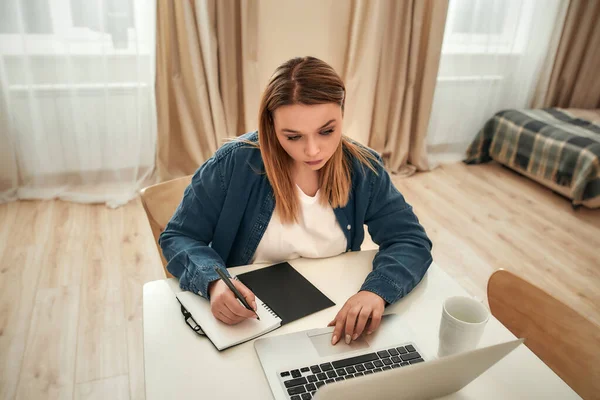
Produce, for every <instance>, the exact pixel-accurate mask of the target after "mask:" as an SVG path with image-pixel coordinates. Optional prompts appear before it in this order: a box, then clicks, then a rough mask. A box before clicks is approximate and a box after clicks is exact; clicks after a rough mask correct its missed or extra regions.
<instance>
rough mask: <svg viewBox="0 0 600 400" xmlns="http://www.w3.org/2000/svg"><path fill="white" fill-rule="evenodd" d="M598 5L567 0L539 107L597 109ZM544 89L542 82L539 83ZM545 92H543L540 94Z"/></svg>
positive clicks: (599, 94) (599, 89) (584, 0)
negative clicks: (566, 7)
mask: <svg viewBox="0 0 600 400" xmlns="http://www.w3.org/2000/svg"><path fill="white" fill-rule="evenodd" d="M598 49H600V1H596V0H571V1H570V3H569V8H568V10H567V15H566V18H565V24H564V27H563V30H562V35H561V38H560V42H559V44H558V49H557V52H556V57H555V60H554V66H553V68H552V73H551V75H550V80H549V83H548V84H547V87H546V88H540V87H538V88H537V91H538V92H540V91H542V92H543V91H545V92H546V94H545V96H544V100H543V101H542V102H541V103H540V102H538V103H536V105H537V106H540V107H563V108H585V109H594V108H600V79H598V70H599V68H600V51H599V50H598ZM540 85H544V86H545V82H540ZM544 89H545V90H544Z"/></svg>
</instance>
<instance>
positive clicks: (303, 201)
mask: <svg viewBox="0 0 600 400" xmlns="http://www.w3.org/2000/svg"><path fill="white" fill-rule="evenodd" d="M296 189H297V191H298V197H299V199H300V213H299V218H298V222H297V223H294V224H287V225H284V224H282V223H281V220H280V219H279V216H278V215H277V213H276V212H274V213H273V216H272V217H271V221H270V222H269V225H268V226H267V230H266V231H265V234H264V235H263V237H262V239H261V241H260V243H259V244H258V248H257V249H256V252H255V253H254V258H253V259H252V262H253V263H275V262H280V261H284V260H292V259H294V258H299V257H305V258H325V257H333V256H337V255H338V254H341V253H343V252H345V251H346V244H347V241H346V236H345V235H344V232H343V231H342V228H341V227H340V225H339V223H338V221H337V219H336V217H335V214H334V213H333V209H332V208H331V206H326V207H324V206H322V205H321V204H319V192H317V194H316V195H315V196H314V197H310V196H307V195H306V194H305V193H304V192H303V191H302V190H301V189H300V188H299V187H298V186H297V185H296Z"/></svg>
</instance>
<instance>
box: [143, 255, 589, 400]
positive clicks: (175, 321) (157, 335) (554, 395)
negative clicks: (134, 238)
mask: <svg viewBox="0 0 600 400" xmlns="http://www.w3.org/2000/svg"><path fill="white" fill-rule="evenodd" d="M374 256H375V251H365V252H354V253H346V254H344V255H341V256H338V257H333V258H328V259H319V260H310V259H298V260H293V261H290V264H292V265H293V266H294V268H296V269H297V270H298V271H299V272H300V273H301V274H302V275H304V276H305V277H306V278H307V279H308V280H310V281H311V282H312V283H313V284H314V285H315V286H317V287H318V288H319V289H320V290H321V291H322V292H323V293H325V294H326V295H327V296H328V297H329V298H330V299H331V300H333V301H334V302H335V303H336V306H335V307H331V308H329V309H326V310H323V311H321V312H319V313H316V314H313V315H310V316H308V317H306V318H302V319H300V320H298V321H295V322H292V323H290V324H287V325H284V326H283V327H281V328H279V329H277V330H275V331H273V332H271V333H269V334H268V335H280V334H284V333H289V332H294V331H300V330H305V329H312V328H321V327H325V326H326V325H327V323H328V322H329V321H331V320H332V319H333V317H334V316H335V314H336V313H337V311H338V310H339V309H340V308H341V307H342V306H343V304H344V302H345V301H346V300H347V299H348V298H349V297H350V296H351V295H353V294H354V293H356V291H357V290H358V289H359V287H360V285H361V284H362V282H363V281H364V279H365V277H366V275H367V274H368V273H369V271H370V270H371V261H372V259H373V257H374ZM264 266H265V265H250V266H244V267H236V268H232V269H230V270H231V272H232V273H234V274H240V273H243V272H247V271H251V270H254V269H258V268H261V267H264ZM174 291H180V289H179V287H178V282H177V280H175V279H167V280H160V281H154V282H149V283H147V284H146V285H144V364H145V372H146V399H148V400H153V399H170V398H175V399H188V398H189V399H213V398H215V399H216V398H219V399H241V398H244V399H249V398H255V399H270V398H272V394H271V391H270V389H269V385H268V383H267V380H266V378H265V376H264V374H263V371H262V368H261V366H260V362H259V360H258V357H257V356H256V352H255V351H254V345H253V343H254V342H253V341H249V342H246V343H244V344H241V345H238V346H235V347H232V348H230V349H227V350H225V351H222V352H219V351H217V350H216V349H215V348H214V347H213V345H212V344H211V343H210V342H209V341H208V339H206V338H205V337H199V336H198V335H197V334H196V333H194V332H192V330H191V329H190V328H189V327H188V326H187V325H186V324H185V323H184V321H183V317H182V315H181V312H180V310H179V303H178V302H177V300H176V299H175V296H174V294H173V292H174ZM457 295H468V294H467V292H466V291H465V290H464V289H463V288H461V287H460V286H459V285H458V284H457V283H456V282H455V281H454V280H453V279H452V278H451V277H450V276H448V275H447V274H446V273H445V272H444V271H443V270H442V269H440V268H439V267H438V266H437V265H436V264H435V263H434V264H432V265H431V267H430V268H429V271H428V273H427V275H426V276H425V278H424V279H423V281H422V282H421V283H420V284H419V286H417V287H416V288H415V289H414V290H413V291H412V292H411V293H410V294H409V295H408V296H406V297H405V298H404V299H402V300H400V301H399V302H397V303H396V304H394V305H392V306H389V307H387V309H386V314H387V313H396V314H400V315H401V316H403V317H404V318H405V322H406V323H407V324H408V325H409V327H410V328H411V329H412V330H413V331H414V332H415V333H416V334H417V335H418V337H417V343H418V344H419V347H420V348H421V350H423V352H424V353H425V354H426V355H427V354H429V355H435V354H436V353H437V346H438V329H439V323H440V316H441V305H442V302H443V300H444V299H446V298H447V297H450V296H457ZM510 339H514V336H513V335H512V334H511V333H510V332H509V331H508V330H507V329H506V328H505V327H504V326H503V325H502V324H501V323H500V322H498V320H496V319H495V318H490V320H489V322H488V324H487V326H486V329H485V332H484V335H483V337H482V340H481V343H480V346H482V345H490V344H495V343H500V342H504V341H506V340H510ZM483 398H485V399H542V398H551V399H572V398H579V396H577V394H576V393H575V392H574V391H573V390H572V389H571V388H570V387H569V386H567V384H565V383H564V382H563V381H562V380H561V379H560V378H559V377H558V376H557V375H556V374H555V373H554V372H553V371H552V370H551V369H549V368H548V367H547V366H546V365H545V364H544V363H543V362H542V361H540V360H539V359H538V358H537V357H536V356H535V355H534V354H533V353H532V352H531V351H529V349H527V347H525V346H520V347H519V348H517V349H516V350H515V351H513V352H512V353H511V354H509V355H508V356H507V357H505V358H504V359H502V360H501V361H500V362H499V363H497V364H496V365H494V366H493V367H492V368H490V369H489V370H488V371H486V372H485V373H484V374H482V375H481V376H480V377H478V378H477V379H476V380H475V381H473V382H472V383H470V384H469V385H468V386H466V387H465V388H464V389H463V390H461V391H459V392H457V393H455V394H453V395H450V396H446V397H445V399H483Z"/></svg>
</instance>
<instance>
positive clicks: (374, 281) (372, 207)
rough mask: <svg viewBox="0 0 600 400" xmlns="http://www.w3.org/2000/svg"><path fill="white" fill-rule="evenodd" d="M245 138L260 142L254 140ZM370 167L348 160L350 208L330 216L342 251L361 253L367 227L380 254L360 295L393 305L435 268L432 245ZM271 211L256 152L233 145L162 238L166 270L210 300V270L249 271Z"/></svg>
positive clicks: (211, 163) (198, 180) (192, 188)
mask: <svg viewBox="0 0 600 400" xmlns="http://www.w3.org/2000/svg"><path fill="white" fill-rule="evenodd" d="M242 138H244V139H248V140H250V141H253V142H258V134H257V132H252V133H247V134H245V135H243V136H242ZM373 153H374V154H375V155H376V156H377V158H378V159H379V160H380V161H381V158H380V157H379V155H377V154H376V153H375V152H373ZM375 167H376V169H377V171H378V173H377V174H375V173H374V172H373V171H371V169H369V168H367V167H365V166H362V165H361V164H360V163H359V161H358V160H356V159H354V158H352V159H351V168H352V190H351V193H350V198H349V201H348V204H347V205H346V206H345V207H340V208H335V209H334V210H333V211H334V213H335V216H336V218H337V220H338V222H339V224H340V227H341V228H342V230H343V231H344V233H345V235H346V240H347V245H346V251H358V250H360V246H361V244H362V242H363V239H364V229H363V226H364V225H365V224H366V225H367V227H368V229H369V233H370V234H371V238H372V239H373V241H374V242H375V243H376V244H378V245H379V251H378V252H377V254H376V256H375V258H374V260H373V270H372V271H371V272H370V273H369V275H368V276H367V277H366V279H365V281H364V283H363V285H362V287H361V288H360V290H367V291H371V292H373V293H376V294H378V295H379V296H381V297H382V298H383V299H384V300H385V301H386V302H387V303H389V304H391V303H394V302H395V301H397V300H398V299H400V298H401V297H403V296H404V295H406V294H407V293H408V292H410V291H411V290H412V289H413V288H414V287H415V286H416V285H417V283H419V282H420V281H421V279H422V278H423V275H425V272H426V271H427V268H428V267H429V265H430V264H431V261H432V257H431V247H432V244H431V241H430V240H429V238H428V237H427V234H426V233H425V230H424V229H423V227H422V226H421V224H420V223H419V221H418V219H417V217H416V215H415V214H414V213H413V209H412V207H411V206H410V205H409V204H408V203H406V201H405V200H404V197H403V196H402V195H401V194H400V192H399V191H398V190H397V189H396V187H395V186H394V185H393V183H392V182H391V180H390V177H389V175H388V173H387V171H385V169H384V168H383V166H382V165H380V164H376V165H375ZM274 209H275V197H274V195H273V190H272V188H271V185H270V183H269V181H268V179H267V176H266V174H265V173H264V165H263V162H262V157H261V154H260V150H259V149H257V148H252V147H250V146H249V145H248V144H244V143H242V142H238V141H234V142H229V143H227V144H225V145H223V146H222V147H221V148H220V149H219V150H217V152H216V153H215V154H214V155H213V156H212V157H211V158H210V159H209V160H208V161H206V162H205V163H204V164H203V165H202V166H201V167H200V168H199V169H198V170H197V171H196V173H195V174H194V176H193V177H192V181H191V183H190V185H189V186H188V187H187V188H186V190H185V192H184V195H183V199H182V201H181V203H180V205H179V207H178V208H177V210H176V211H175V213H174V215H173V217H172V218H171V220H170V221H169V223H168V224H167V226H166V228H165V230H164V232H163V233H162V234H161V235H160V238H159V243H160V246H161V248H162V250H163V254H164V256H165V258H166V259H167V261H168V264H167V270H168V271H169V272H171V273H172V274H173V275H174V276H176V277H177V278H179V283H180V286H181V288H182V289H184V290H189V291H192V292H194V293H199V294H200V295H202V296H204V297H208V293H207V290H208V284H209V283H210V282H212V281H214V280H216V279H218V278H219V276H218V275H217V273H216V272H215V271H214V270H213V268H214V266H215V265H216V266H220V267H222V268H226V267H232V266H238V265H246V264H249V263H250V262H251V260H252V257H253V255H254V252H255V251H256V248H257V247H258V244H259V242H260V240H261V238H262V236H263V234H264V233H265V230H266V229H267V225H268V224H269V221H270V220H271V216H272V214H273V211H274ZM349 268H351V266H349Z"/></svg>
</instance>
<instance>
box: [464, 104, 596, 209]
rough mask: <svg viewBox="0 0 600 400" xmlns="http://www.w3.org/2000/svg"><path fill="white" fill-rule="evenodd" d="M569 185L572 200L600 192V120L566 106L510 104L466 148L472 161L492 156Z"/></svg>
mask: <svg viewBox="0 0 600 400" xmlns="http://www.w3.org/2000/svg"><path fill="white" fill-rule="evenodd" d="M492 159H494V160H496V161H497V162H499V163H501V164H504V165H506V166H508V167H510V168H513V169H515V170H517V171H519V170H521V171H524V172H527V173H529V174H530V175H532V176H535V177H539V178H542V179H545V180H549V181H551V182H554V183H556V184H558V185H560V186H564V187H567V188H569V189H570V191H571V193H572V201H573V204H579V203H581V202H582V201H586V200H589V199H592V198H595V197H597V196H600V126H599V125H596V124H594V123H592V122H590V121H587V120H585V119H580V118H577V117H575V116H574V115H573V114H571V113H569V112H568V111H566V110H564V109H558V108H547V109H539V110H505V111H501V112H499V113H497V114H496V115H494V116H493V117H492V118H491V119H489V120H488V121H487V122H486V124H485V125H484V126H483V128H482V129H481V130H480V131H479V133H478V134H477V137H476V138H475V140H474V141H473V142H472V143H471V145H470V146H469V148H468V150H467V158H466V160H464V162H465V163H467V164H480V163H484V162H488V161H490V160H492Z"/></svg>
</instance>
